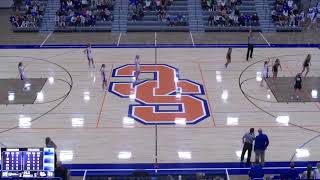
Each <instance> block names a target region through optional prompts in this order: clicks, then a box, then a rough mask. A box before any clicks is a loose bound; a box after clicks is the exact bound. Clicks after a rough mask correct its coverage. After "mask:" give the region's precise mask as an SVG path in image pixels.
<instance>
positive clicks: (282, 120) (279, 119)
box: [276, 116, 290, 126]
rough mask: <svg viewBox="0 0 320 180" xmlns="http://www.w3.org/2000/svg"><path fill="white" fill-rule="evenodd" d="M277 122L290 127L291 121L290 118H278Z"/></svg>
mask: <svg viewBox="0 0 320 180" xmlns="http://www.w3.org/2000/svg"><path fill="white" fill-rule="evenodd" d="M276 121H277V122H278V123H279V124H281V125H285V126H288V125H289V121H290V118H289V116H278V117H277V118H276Z"/></svg>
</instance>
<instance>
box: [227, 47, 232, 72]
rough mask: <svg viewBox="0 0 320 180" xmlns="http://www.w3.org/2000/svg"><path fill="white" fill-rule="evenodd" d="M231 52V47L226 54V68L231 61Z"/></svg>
mask: <svg viewBox="0 0 320 180" xmlns="http://www.w3.org/2000/svg"><path fill="white" fill-rule="evenodd" d="M231 53H232V48H229V49H228V52H227V56H226V59H227V62H226V64H225V67H226V68H227V67H228V64H230V63H231Z"/></svg>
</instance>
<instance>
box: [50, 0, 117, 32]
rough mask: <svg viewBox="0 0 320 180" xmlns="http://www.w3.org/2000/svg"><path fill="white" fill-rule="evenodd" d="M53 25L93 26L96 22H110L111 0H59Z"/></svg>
mask: <svg viewBox="0 0 320 180" xmlns="http://www.w3.org/2000/svg"><path fill="white" fill-rule="evenodd" d="M60 3H61V7H60V9H59V10H58V11H57V12H56V17H55V24H56V26H59V27H65V26H95V25H96V22H97V21H112V20H113V15H112V13H111V12H112V11H113V6H114V2H113V1H112V0H60Z"/></svg>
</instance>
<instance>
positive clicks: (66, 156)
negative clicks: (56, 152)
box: [59, 150, 73, 162]
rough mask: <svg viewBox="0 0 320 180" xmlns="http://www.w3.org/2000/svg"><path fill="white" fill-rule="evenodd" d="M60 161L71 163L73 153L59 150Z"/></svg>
mask: <svg viewBox="0 0 320 180" xmlns="http://www.w3.org/2000/svg"><path fill="white" fill-rule="evenodd" d="M59 159H60V161H63V162H65V161H72V160H73V151H70V150H61V151H60V158H59Z"/></svg>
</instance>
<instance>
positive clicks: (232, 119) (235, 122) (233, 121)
mask: <svg viewBox="0 0 320 180" xmlns="http://www.w3.org/2000/svg"><path fill="white" fill-rule="evenodd" d="M227 125H228V126H237V125H239V118H238V117H227Z"/></svg>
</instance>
